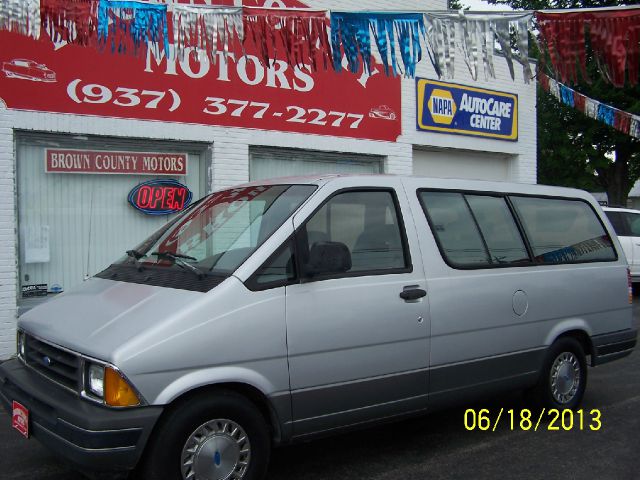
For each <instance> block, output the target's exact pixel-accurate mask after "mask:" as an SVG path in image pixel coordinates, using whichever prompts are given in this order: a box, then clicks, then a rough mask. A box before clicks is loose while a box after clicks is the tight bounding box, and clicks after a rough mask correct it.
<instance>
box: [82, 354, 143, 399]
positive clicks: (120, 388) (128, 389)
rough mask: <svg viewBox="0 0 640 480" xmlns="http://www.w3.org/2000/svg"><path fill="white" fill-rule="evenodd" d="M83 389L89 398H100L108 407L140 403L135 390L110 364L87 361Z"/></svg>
mask: <svg viewBox="0 0 640 480" xmlns="http://www.w3.org/2000/svg"><path fill="white" fill-rule="evenodd" d="M85 389H86V393H87V394H88V396H89V398H93V399H95V400H100V401H102V403H104V404H105V405H109V406H110V407H135V406H137V405H140V398H139V397H138V394H137V393H136V391H135V390H134V389H133V387H132V386H131V385H130V384H129V382H128V381H127V379H126V378H124V376H123V375H122V374H120V372H118V371H117V370H116V369H115V368H114V367H112V366H110V365H102V364H98V363H87V370H86V385H85Z"/></svg>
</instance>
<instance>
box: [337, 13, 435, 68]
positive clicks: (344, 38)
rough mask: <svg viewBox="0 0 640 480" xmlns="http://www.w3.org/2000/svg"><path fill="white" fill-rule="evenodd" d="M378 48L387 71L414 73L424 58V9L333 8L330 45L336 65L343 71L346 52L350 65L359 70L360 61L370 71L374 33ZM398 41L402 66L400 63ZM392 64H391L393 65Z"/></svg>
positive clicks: (349, 66)
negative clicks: (359, 11)
mask: <svg viewBox="0 0 640 480" xmlns="http://www.w3.org/2000/svg"><path fill="white" fill-rule="evenodd" d="M372 34H373V38H374V40H375V44H376V46H377V48H378V52H379V54H380V58H381V60H382V64H383V65H384V70H385V73H386V74H387V75H389V74H390V71H393V74H394V75H399V74H403V73H404V75H405V76H406V77H414V76H415V73H416V64H417V63H418V62H419V61H420V60H421V59H422V47H421V45H420V38H421V37H423V38H424V37H425V35H426V30H425V26H424V16H423V15H422V14H421V13H375V12H363V13H347V12H331V47H332V52H333V65H334V67H335V69H336V71H338V72H340V71H342V57H343V53H344V56H345V57H346V60H347V66H348V69H349V70H350V71H351V72H353V73H357V72H358V71H359V70H360V62H362V68H363V70H364V71H365V72H367V73H371V35H372ZM396 44H397V45H398V48H399V50H400V58H401V59H402V65H403V69H404V71H403V69H402V68H401V67H400V66H399V65H398V60H397V57H396ZM390 67H391V68H390Z"/></svg>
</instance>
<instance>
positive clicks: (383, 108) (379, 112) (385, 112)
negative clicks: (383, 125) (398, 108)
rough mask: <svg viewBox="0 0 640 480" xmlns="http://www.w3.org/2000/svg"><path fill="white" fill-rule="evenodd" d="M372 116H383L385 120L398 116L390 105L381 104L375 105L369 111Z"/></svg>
mask: <svg viewBox="0 0 640 480" xmlns="http://www.w3.org/2000/svg"><path fill="white" fill-rule="evenodd" d="M369 117H370V118H381V119H383V120H395V119H396V118H398V117H397V116H396V112H394V111H393V110H392V109H391V107H389V106H388V105H380V106H379V107H374V108H372V109H371V110H370V111H369Z"/></svg>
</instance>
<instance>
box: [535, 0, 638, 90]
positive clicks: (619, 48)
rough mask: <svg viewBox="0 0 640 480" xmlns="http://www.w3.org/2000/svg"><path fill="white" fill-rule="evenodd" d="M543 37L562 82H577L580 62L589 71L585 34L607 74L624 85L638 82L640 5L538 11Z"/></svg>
mask: <svg viewBox="0 0 640 480" xmlns="http://www.w3.org/2000/svg"><path fill="white" fill-rule="evenodd" d="M536 19H537V20H538V29H539V31H540V39H541V40H542V42H543V43H544V44H545V45H546V47H547V49H548V51H549V58H550V59H551V64H552V65H553V68H554V69H555V70H556V72H558V75H559V76H560V78H561V79H562V81H563V82H573V83H576V82H577V80H578V65H579V66H580V70H581V73H582V76H583V78H585V79H587V78H588V77H587V73H586V38H587V37H586V35H587V34H588V35H589V38H590V41H591V48H592V49H593V52H594V54H595V56H596V60H597V61H598V63H599V67H600V70H601V71H602V74H603V75H604V77H605V78H606V79H607V80H608V81H610V82H611V83H612V84H613V85H615V86H616V87H624V85H625V72H628V81H629V84H630V85H636V84H637V83H638V73H639V72H638V70H639V65H638V61H639V59H640V8H639V9H625V10H617V11H615V10H607V11H600V12H597V11H588V12H576V13H542V12H536Z"/></svg>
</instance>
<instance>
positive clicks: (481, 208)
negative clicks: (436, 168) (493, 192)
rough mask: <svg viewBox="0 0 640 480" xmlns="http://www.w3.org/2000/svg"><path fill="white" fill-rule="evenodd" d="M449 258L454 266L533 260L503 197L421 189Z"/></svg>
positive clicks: (442, 247)
mask: <svg viewBox="0 0 640 480" xmlns="http://www.w3.org/2000/svg"><path fill="white" fill-rule="evenodd" d="M420 199H421V201H422V205H423V207H424V208H425V210H426V212H427V215H428V217H429V219H430V222H431V225H432V228H433V230H434V234H435V236H436V239H437V241H438V243H439V245H440V249H441V250H442V252H443V254H444V257H445V260H446V261H447V262H448V263H449V264H451V265H452V266H454V267H463V268H464V267H467V268H469V267H491V266H503V265H506V264H512V265H513V264H516V263H519V264H522V263H523V262H529V260H530V259H529V255H528V253H527V249H526V247H525V244H524V242H523V240H522V237H521V235H520V232H519V231H518V227H517V225H516V222H515V220H514V219H513V215H512V214H511V211H510V210H509V206H508V205H507V203H506V201H505V199H504V198H502V197H493V196H489V195H473V194H462V193H454V192H428V191H423V192H420Z"/></svg>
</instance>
